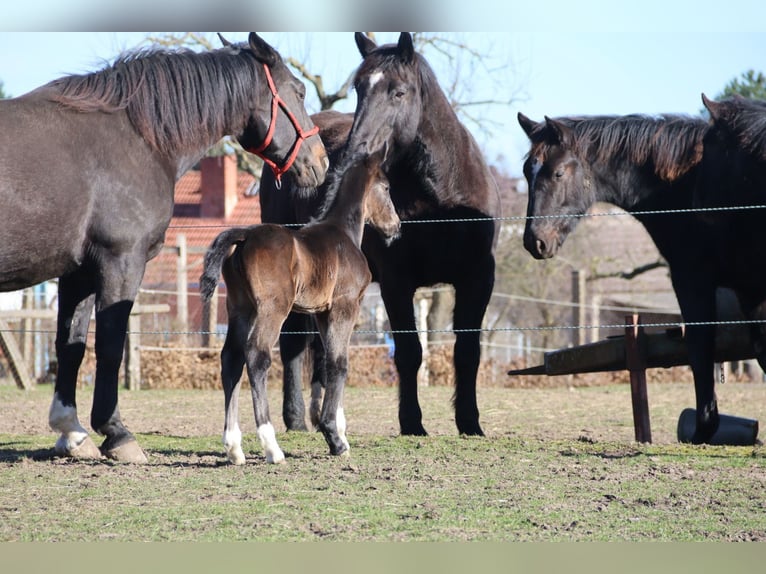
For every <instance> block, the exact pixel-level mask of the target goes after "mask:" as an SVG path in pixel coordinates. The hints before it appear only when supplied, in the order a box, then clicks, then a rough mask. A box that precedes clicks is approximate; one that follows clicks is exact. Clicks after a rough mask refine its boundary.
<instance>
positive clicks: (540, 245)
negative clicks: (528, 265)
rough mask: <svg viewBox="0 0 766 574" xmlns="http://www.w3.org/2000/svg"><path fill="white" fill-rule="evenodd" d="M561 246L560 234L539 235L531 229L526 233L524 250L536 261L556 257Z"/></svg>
mask: <svg viewBox="0 0 766 574" xmlns="http://www.w3.org/2000/svg"><path fill="white" fill-rule="evenodd" d="M560 245H561V242H560V241H559V234H558V233H555V232H550V233H539V232H533V231H531V230H529V229H527V230H526V231H524V248H525V249H526V250H527V251H529V253H530V254H531V255H532V257H534V258H535V259H550V258H551V257H553V256H554V255H556V253H557V252H558V250H559V247H560Z"/></svg>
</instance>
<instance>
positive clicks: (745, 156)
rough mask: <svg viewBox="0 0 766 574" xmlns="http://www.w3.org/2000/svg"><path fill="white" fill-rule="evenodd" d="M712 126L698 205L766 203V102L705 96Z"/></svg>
mask: <svg viewBox="0 0 766 574" xmlns="http://www.w3.org/2000/svg"><path fill="white" fill-rule="evenodd" d="M702 103H703V104H704V106H705V108H706V109H707V110H708V112H709V113H710V125H709V128H708V130H707V131H706V132H705V136H704V138H703V140H702V144H703V145H702V162H701V164H700V168H699V170H698V177H697V186H696V189H695V204H696V205H697V206H700V207H722V206H733V205H746V204H753V203H762V202H763V201H764V200H766V192H764V190H766V102H760V101H757V100H749V99H747V98H743V97H741V96H734V97H731V98H726V99H723V100H720V101H714V100H710V99H708V98H707V97H706V96H705V94H702Z"/></svg>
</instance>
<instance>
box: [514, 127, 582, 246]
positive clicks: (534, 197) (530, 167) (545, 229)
mask: <svg viewBox="0 0 766 574" xmlns="http://www.w3.org/2000/svg"><path fill="white" fill-rule="evenodd" d="M518 120H519V124H520V125H521V127H522V129H524V131H525V132H526V134H527V137H529V139H530V142H531V148H530V151H529V153H528V154H527V157H526V160H525V161H524V177H525V178H526V180H527V184H528V188H529V197H528V200H527V223H526V226H525V228H524V247H525V248H526V250H527V251H529V253H531V254H532V256H533V257H535V258H536V259H548V258H550V257H553V256H554V255H556V252H557V251H558V249H559V248H560V247H561V245H562V244H563V243H564V240H565V239H566V238H567V235H569V233H570V232H571V231H572V230H573V229H574V227H575V226H576V225H577V222H578V221H579V219H580V218H579V216H581V215H583V214H584V213H585V212H586V211H587V210H588V208H589V207H590V206H591V204H592V203H593V199H592V198H593V194H592V190H591V179H592V178H591V176H590V172H589V168H588V164H587V163H586V162H584V161H582V160H581V158H580V157H579V155H578V152H577V148H576V145H575V143H576V142H575V134H574V132H573V130H572V128H571V127H570V126H569V125H568V124H567V123H566V122H565V121H563V120H556V119H551V118H549V117H547V116H546V118H545V121H543V122H535V121H533V120H530V119H529V118H528V117H526V116H525V115H524V114H522V113H519V114H518Z"/></svg>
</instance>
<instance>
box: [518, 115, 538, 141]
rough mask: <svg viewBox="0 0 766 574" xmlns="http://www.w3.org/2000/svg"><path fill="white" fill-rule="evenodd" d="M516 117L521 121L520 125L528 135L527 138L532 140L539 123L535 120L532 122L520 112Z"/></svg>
mask: <svg viewBox="0 0 766 574" xmlns="http://www.w3.org/2000/svg"><path fill="white" fill-rule="evenodd" d="M516 117H517V118H518V120H519V125H520V126H521V129H523V130H524V133H525V134H527V137H528V138H529V139H532V132H533V131H534V129H535V128H536V127H537V122H536V121H534V120H530V119H529V118H528V117H527V116H525V115H524V114H522V113H521V112H519V113H518V114H517V115H516Z"/></svg>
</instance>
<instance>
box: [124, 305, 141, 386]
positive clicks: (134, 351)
mask: <svg viewBox="0 0 766 574" xmlns="http://www.w3.org/2000/svg"><path fill="white" fill-rule="evenodd" d="M125 341H126V344H125V386H126V387H127V388H128V389H130V390H131V391H137V390H139V389H140V388H141V348H140V347H141V315H139V314H138V313H137V312H134V313H131V314H130V317H129V318H128V335H127V338H126V339H125Z"/></svg>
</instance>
